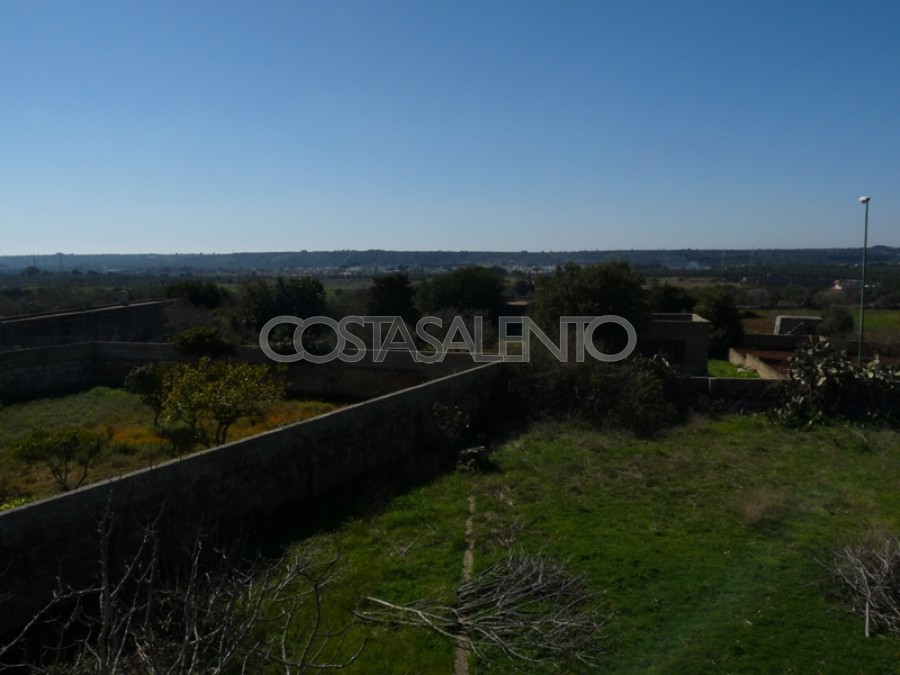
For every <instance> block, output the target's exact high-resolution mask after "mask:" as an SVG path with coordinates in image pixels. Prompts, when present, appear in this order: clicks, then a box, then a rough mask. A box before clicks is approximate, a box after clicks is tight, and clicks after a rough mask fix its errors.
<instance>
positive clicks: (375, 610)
mask: <svg viewBox="0 0 900 675" xmlns="http://www.w3.org/2000/svg"><path fill="white" fill-rule="evenodd" d="M596 600H597V598H596V594H595V593H590V592H589V591H588V590H587V589H586V584H585V579H584V577H583V576H578V575H573V574H571V573H570V572H569V571H568V570H567V569H566V567H565V565H563V564H561V563H558V562H554V561H552V560H550V559H548V558H547V557H545V556H543V555H527V554H524V553H516V554H513V555H510V556H507V557H505V558H502V559H501V560H500V561H498V562H497V563H495V564H493V565H491V566H490V567H488V568H487V569H485V570H484V571H482V572H481V573H479V574H477V575H475V576H474V577H473V578H472V579H471V580H470V581H468V582H464V583H463V584H461V585H460V586H459V588H458V589H457V595H456V599H455V601H454V602H453V603H452V604H450V605H443V604H440V603H438V602H435V601H432V600H423V601H420V602H416V603H413V604H409V605H398V604H394V603H391V602H388V601H386V600H381V599H378V598H373V597H367V598H365V599H364V601H363V605H362V608H361V609H360V610H358V611H357V616H359V617H360V618H362V619H365V620H367V621H373V622H380V623H388V624H393V625H402V626H415V627H420V628H427V629H429V630H432V631H434V632H436V633H438V634H440V635H442V636H444V637H446V638H447V639H449V640H451V641H453V642H454V643H455V644H464V645H468V647H469V648H470V649H472V651H474V652H475V653H477V654H479V655H480V656H482V657H485V658H487V655H488V653H489V652H491V651H499V652H500V653H502V654H504V655H505V656H507V657H510V658H514V659H520V660H523V661H527V662H531V663H555V664H564V663H567V662H570V663H574V662H580V663H581V664H582V665H583V666H587V667H593V666H595V665H596V663H597V660H598V659H599V657H600V655H601V653H602V649H601V637H602V632H603V627H604V625H605V623H606V621H607V617H606V616H605V615H604V614H602V613H601V611H600V610H599V608H598V607H597V603H596Z"/></svg>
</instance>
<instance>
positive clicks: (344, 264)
mask: <svg viewBox="0 0 900 675" xmlns="http://www.w3.org/2000/svg"><path fill="white" fill-rule="evenodd" d="M868 259H869V263H870V264H872V265H873V266H877V265H898V264H900V248H894V247H889V246H874V247H871V248H870V249H869V251H868ZM609 260H624V261H627V262H629V263H630V264H631V265H632V266H633V267H636V268H638V269H642V270H644V271H645V273H648V274H659V275H671V274H673V273H700V274H702V273H703V272H704V271H717V272H721V271H722V270H723V269H729V270H731V271H732V273H733V274H735V275H739V276H741V277H743V276H748V275H752V274H755V273H758V272H759V271H760V270H761V269H763V268H770V270H771V268H778V269H779V270H786V269H787V268H790V267H793V266H799V267H803V268H805V269H804V276H807V277H809V276H820V274H819V273H818V272H811V271H810V269H809V267H808V266H816V267H817V268H819V269H820V270H821V271H822V272H821V276H834V271H835V270H836V269H837V270H839V269H840V268H845V267H852V266H855V265H858V264H859V263H860V262H861V260H862V249H860V248H843V249H837V248H834V249H754V250H749V249H743V250H725V251H723V250H713V249H682V250H671V251H669V250H644V251H635V250H631V251H599V250H598V251H519V252H513V251H510V252H496V251H383V250H369V251H352V250H347V251H293V252H272V253H210V254H204V253H173V254H159V253H142V254H91V255H86V254H67V253H56V254H50V255H34V256H31V255H27V256H8V255H7V256H3V255H0V274H4V273H6V274H22V273H23V272H30V273H32V274H36V273H59V272H67V273H72V272H82V273H90V272H99V273H109V272H124V273H128V272H142V273H159V274H174V275H178V274H185V273H197V274H217V273H222V274H235V273H239V274H246V273H251V272H260V273H272V272H285V271H295V270H313V269H318V270H321V269H326V268H331V269H335V270H346V271H348V273H352V272H353V270H354V269H361V271H363V273H367V272H371V271H372V270H375V271H378V270H390V269H401V270H409V271H411V272H415V271H416V270H418V269H421V270H428V271H433V270H436V269H454V268H458V267H465V266H469V265H481V266H488V267H490V266H497V267H503V268H520V269H521V268H546V267H548V266H555V265H557V264H564V263H566V262H577V263H596V262H604V261H609ZM839 276H840V275H839Z"/></svg>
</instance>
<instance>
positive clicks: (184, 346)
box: [172, 326, 234, 357]
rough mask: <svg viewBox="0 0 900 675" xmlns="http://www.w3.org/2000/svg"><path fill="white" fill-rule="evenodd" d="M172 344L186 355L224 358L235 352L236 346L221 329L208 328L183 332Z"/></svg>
mask: <svg viewBox="0 0 900 675" xmlns="http://www.w3.org/2000/svg"><path fill="white" fill-rule="evenodd" d="M172 344H173V345H175V348H176V349H177V350H178V351H180V352H182V353H184V354H192V355H197V356H214V357H215V356H224V355H225V354H230V353H231V352H233V351H234V345H233V344H232V343H231V342H229V341H228V340H227V339H225V337H224V336H223V335H222V333H221V331H219V329H217V328H209V327H208V326H197V327H196V328H188V329H187V330H183V331H181V332H180V333H178V334H177V335H176V336H175V337H174V338H172Z"/></svg>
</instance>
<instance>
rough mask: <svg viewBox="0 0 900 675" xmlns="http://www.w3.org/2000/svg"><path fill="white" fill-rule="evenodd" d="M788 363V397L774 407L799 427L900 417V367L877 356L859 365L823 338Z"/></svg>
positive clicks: (780, 417) (779, 416) (782, 419)
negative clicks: (881, 360) (894, 366)
mask: <svg viewBox="0 0 900 675" xmlns="http://www.w3.org/2000/svg"><path fill="white" fill-rule="evenodd" d="M788 363H789V369H788V378H787V381H786V382H785V386H784V394H783V401H782V403H781V405H779V406H778V407H777V408H775V409H774V410H773V411H772V416H773V418H774V420H775V421H777V422H779V423H781V424H784V425H786V426H792V427H799V426H812V425H815V424H820V423H823V422H828V421H850V422H863V423H878V424H890V423H895V422H897V421H898V420H900V370H896V369H894V368H891V367H889V366H886V365H884V364H882V363H881V362H880V361H879V360H878V359H877V357H876V358H875V359H874V360H873V361H871V362H869V363H868V364H865V365H863V366H858V365H855V364H854V363H853V362H852V361H851V360H850V358H849V357H848V356H847V353H846V352H845V351H841V350H837V349H835V348H834V347H833V346H832V345H831V343H829V342H825V341H823V342H814V343H810V344H808V345H806V346H803V347H801V348H800V349H798V350H797V352H796V353H795V354H794V356H793V357H791V360H790V361H789V362H788Z"/></svg>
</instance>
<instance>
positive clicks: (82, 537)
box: [0, 364, 501, 635]
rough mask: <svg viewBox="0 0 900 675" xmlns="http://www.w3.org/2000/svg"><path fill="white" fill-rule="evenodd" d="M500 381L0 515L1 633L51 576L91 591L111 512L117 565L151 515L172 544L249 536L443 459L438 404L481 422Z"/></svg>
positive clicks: (373, 406)
mask: <svg viewBox="0 0 900 675" xmlns="http://www.w3.org/2000/svg"><path fill="white" fill-rule="evenodd" d="M500 376H501V367H500V364H487V365H483V366H479V367H476V368H472V369H469V370H467V371H464V372H461V373H458V374H454V375H450V376H447V377H443V378H440V379H437V380H434V381H432V382H429V383H426V384H423V385H419V386H416V387H412V388H409V389H405V390H402V391H399V392H396V393H394V394H389V395H387V396H382V397H380V398H376V399H373V400H370V401H367V402H365V403H360V404H357V405H352V406H349V407H347V408H343V409H341V410H338V411H336V412H333V413H330V414H327V415H323V416H321V417H318V418H314V419H311V420H308V421H305V422H299V423H296V424H293V425H290V426H288V427H285V428H282V429H278V430H274V431H270V432H267V433H264V434H261V435H258V436H254V437H251V438H248V439H245V440H241V441H237V442H234V443H229V444H226V445H223V446H220V447H218V448H213V449H210V450H207V451H205V452H202V453H198V454H195V455H191V456H188V457H185V458H183V459H181V460H175V461H171V462H168V463H166V464H163V465H161V466H159V467H156V468H153V469H147V470H143V471H138V472H135V473H131V474H128V475H125V476H121V477H119V478H116V479H113V480H110V481H108V482H103V483H98V484H95V485H91V486H88V487H85V488H81V489H79V490H76V491H73V492H71V493H68V494H65V495H61V496H58V497H54V498H50V499H46V500H43V501H40V502H36V503H34V504H30V505H27V506H24V507H20V508H18V509H13V510H12V511H9V512H6V513H3V514H0V596H2V595H3V593H4V592H8V593H10V594H11V596H12V600H11V601H9V602H8V603H7V604H6V605H5V606H0V635H3V634H4V633H9V632H10V631H11V630H15V629H16V628H17V627H18V626H20V625H22V622H23V621H24V620H25V619H26V618H27V617H30V616H31V615H32V614H33V613H34V612H35V611H37V610H38V609H39V608H40V607H42V606H43V604H44V603H45V602H46V601H47V599H48V598H49V597H50V594H51V592H52V589H53V588H54V587H55V586H56V584H57V577H59V578H60V579H61V580H62V581H63V582H64V583H71V584H73V585H75V586H76V587H81V586H82V585H83V584H87V583H90V581H91V579H92V578H94V576H95V575H96V573H97V569H98V539H99V537H98V531H97V526H98V523H99V522H100V520H101V518H102V516H103V514H104V512H106V510H107V509H108V511H109V512H110V513H112V514H113V521H112V522H113V528H112V533H113V534H112V547H113V548H114V551H113V556H116V555H118V556H119V559H122V558H123V557H124V555H125V553H124V552H125V551H126V550H127V549H128V547H129V546H133V545H134V543H135V542H134V537H135V536H137V534H138V533H140V532H142V531H143V527H144V524H145V523H147V522H149V521H150V520H151V519H153V518H155V517H158V518H159V525H158V528H159V530H160V531H161V532H163V533H165V534H167V535H170V539H171V541H176V540H177V539H178V537H177V536H174V534H176V533H178V532H184V531H185V528H188V527H190V528H203V527H206V526H209V527H211V526H213V525H215V526H216V527H217V528H219V529H222V528H238V529H239V528H240V527H241V526H242V525H243V526H245V527H246V526H248V525H249V526H250V527H253V528H257V527H259V525H260V523H263V522H265V519H266V517H267V516H270V515H271V514H274V513H275V512H279V516H280V517H284V514H285V510H286V509H287V510H288V517H289V514H290V509H296V510H297V513H298V514H299V513H300V512H301V511H302V509H304V508H308V501H307V500H309V499H311V498H313V497H316V496H318V495H321V494H322V493H323V492H324V491H326V490H328V489H329V488H332V487H334V486H337V485H339V484H343V483H346V482H347V481H351V480H353V479H356V478H359V477H361V476H363V475H364V474H366V473H367V472H370V471H372V470H373V469H376V468H378V467H385V466H390V465H392V463H395V462H401V463H404V462H414V461H416V460H417V459H422V458H425V457H428V456H433V455H435V454H437V453H439V452H440V451H441V446H442V440H443V433H442V431H441V429H440V428H439V426H438V424H437V423H436V421H435V417H434V407H435V405H436V404H441V405H447V406H451V405H452V406H459V408H460V409H461V410H463V411H465V412H466V413H467V414H468V415H469V416H470V419H471V421H472V424H473V425H477V424H478V423H479V421H481V420H483V419H484V416H485V415H486V414H487V412H486V411H487V410H488V409H489V406H490V404H491V402H492V400H494V399H496V394H495V392H497V391H498V386H499V384H500ZM192 531H194V530H192ZM188 534H189V533H188Z"/></svg>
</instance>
